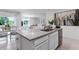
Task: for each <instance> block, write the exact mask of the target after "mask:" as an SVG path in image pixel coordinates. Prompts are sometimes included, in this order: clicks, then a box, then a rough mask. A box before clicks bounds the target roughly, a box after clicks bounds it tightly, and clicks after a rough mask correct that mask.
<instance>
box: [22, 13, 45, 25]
mask: <svg viewBox="0 0 79 59" xmlns="http://www.w3.org/2000/svg"><path fill="white" fill-rule="evenodd" d="M24 16H25V17H29V18H30V22H31V24H30V25H33V24H34V23H36V22H37V23H38V24H43V23H46V22H45V21H44V20H46V15H45V14H39V13H22V17H24ZM36 18H37V19H36ZM35 20H37V21H35ZM39 20H40V21H39ZM32 22H33V23H32Z"/></svg>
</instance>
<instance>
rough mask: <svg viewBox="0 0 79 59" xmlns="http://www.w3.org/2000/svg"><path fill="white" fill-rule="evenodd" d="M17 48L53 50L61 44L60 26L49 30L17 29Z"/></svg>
mask: <svg viewBox="0 0 79 59" xmlns="http://www.w3.org/2000/svg"><path fill="white" fill-rule="evenodd" d="M16 32H17V33H18V35H17V49H19V50H54V49H57V47H59V46H60V45H61V44H62V28H55V29H53V30H51V31H41V30H33V29H32V30H27V31H26V30H17V31H16Z"/></svg>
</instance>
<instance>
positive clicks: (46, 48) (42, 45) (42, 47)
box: [35, 40, 48, 50]
mask: <svg viewBox="0 0 79 59" xmlns="http://www.w3.org/2000/svg"><path fill="white" fill-rule="evenodd" d="M35 49H36V50H48V40H47V41H45V42H43V43H41V44H40V45H38V46H36V47H35Z"/></svg>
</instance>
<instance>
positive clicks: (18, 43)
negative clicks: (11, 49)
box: [16, 35, 21, 50]
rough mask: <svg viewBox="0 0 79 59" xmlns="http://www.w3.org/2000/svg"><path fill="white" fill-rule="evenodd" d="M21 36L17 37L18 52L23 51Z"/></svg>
mask: <svg viewBox="0 0 79 59" xmlns="http://www.w3.org/2000/svg"><path fill="white" fill-rule="evenodd" d="M20 40H21V36H20V35H17V38H16V48H17V50H20V49H21V41H20Z"/></svg>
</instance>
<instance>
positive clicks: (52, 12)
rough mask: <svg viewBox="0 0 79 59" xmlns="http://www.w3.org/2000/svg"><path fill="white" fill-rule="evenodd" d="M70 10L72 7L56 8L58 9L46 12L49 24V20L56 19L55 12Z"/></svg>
mask: <svg viewBox="0 0 79 59" xmlns="http://www.w3.org/2000/svg"><path fill="white" fill-rule="evenodd" d="M68 10H70V9H56V10H52V11H49V12H47V13H46V24H48V21H49V20H52V19H54V13H57V12H62V11H68Z"/></svg>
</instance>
